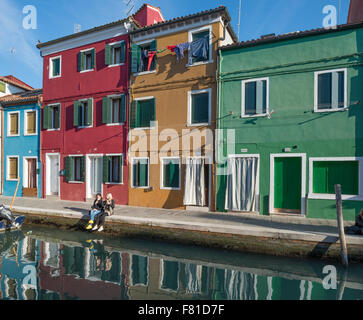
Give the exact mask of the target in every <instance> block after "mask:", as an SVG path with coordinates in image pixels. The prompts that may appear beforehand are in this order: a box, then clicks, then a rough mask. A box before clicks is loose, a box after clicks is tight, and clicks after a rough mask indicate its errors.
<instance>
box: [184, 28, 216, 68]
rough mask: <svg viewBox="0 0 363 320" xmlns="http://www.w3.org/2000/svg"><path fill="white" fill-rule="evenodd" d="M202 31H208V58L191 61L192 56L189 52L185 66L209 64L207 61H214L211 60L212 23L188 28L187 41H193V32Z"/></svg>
mask: <svg viewBox="0 0 363 320" xmlns="http://www.w3.org/2000/svg"><path fill="white" fill-rule="evenodd" d="M203 31H209V60H206V61H199V62H195V63H192V57H191V55H190V52H189V53H188V64H187V65H186V67H193V66H200V65H204V64H209V63H213V62H214V61H213V27H212V25H209V26H204V27H201V28H197V29H193V30H189V33H188V38H189V42H192V41H193V34H195V33H199V32H203Z"/></svg>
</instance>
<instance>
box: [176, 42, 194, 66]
mask: <svg viewBox="0 0 363 320" xmlns="http://www.w3.org/2000/svg"><path fill="white" fill-rule="evenodd" d="M189 49H190V42H185V43H181V44H178V45H177V46H176V48H175V49H174V52H175V53H176V60H177V61H178V62H179V57H180V59H181V60H182V59H183V58H184V51H186V50H189Z"/></svg>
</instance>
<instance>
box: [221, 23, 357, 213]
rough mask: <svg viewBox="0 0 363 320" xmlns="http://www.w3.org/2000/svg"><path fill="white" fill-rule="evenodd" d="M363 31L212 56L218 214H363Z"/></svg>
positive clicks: (247, 45)
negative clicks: (339, 210)
mask: <svg viewBox="0 0 363 320" xmlns="http://www.w3.org/2000/svg"><path fill="white" fill-rule="evenodd" d="M362 52H363V24H350V25H343V26H338V27H337V28H336V29H317V30H312V31H305V32H296V33H291V34H286V35H281V36H275V35H270V36H265V37H262V38H261V39H258V40H253V41H249V42H242V43H239V44H235V45H230V46H226V47H222V48H220V50H219V80H218V81H219V97H218V99H219V108H218V123H217V125H218V129H219V130H218V132H217V142H218V143H217V155H218V156H217V161H218V164H217V171H216V175H217V177H216V180H217V191H216V192H217V195H216V197H217V210H218V211H222V212H226V211H227V212H254V213H259V214H262V215H272V214H291V215H302V216H306V217H308V218H322V219H336V205H335V187H334V186H335V185H336V184H341V186H342V194H343V195H342V199H343V214H344V218H345V219H346V220H354V218H355V216H356V215H357V214H358V213H359V211H360V210H361V209H362V208H363V125H362V124H363V122H362V121H363V109H362V108H363V90H362V88H363V76H362V71H363V69H362Z"/></svg>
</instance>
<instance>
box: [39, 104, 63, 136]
mask: <svg viewBox="0 0 363 320" xmlns="http://www.w3.org/2000/svg"><path fill="white" fill-rule="evenodd" d="M60 117H61V106H60V104H55V105H49V106H46V107H44V110H43V128H44V129H45V130H57V129H60V123H61V119H60Z"/></svg>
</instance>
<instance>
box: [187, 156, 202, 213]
mask: <svg viewBox="0 0 363 320" xmlns="http://www.w3.org/2000/svg"><path fill="white" fill-rule="evenodd" d="M204 164H205V159H201V158H190V159H188V161H187V165H186V170H185V192H184V205H185V206H200V207H205V206H206V198H205V193H206V190H205V175H204Z"/></svg>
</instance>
